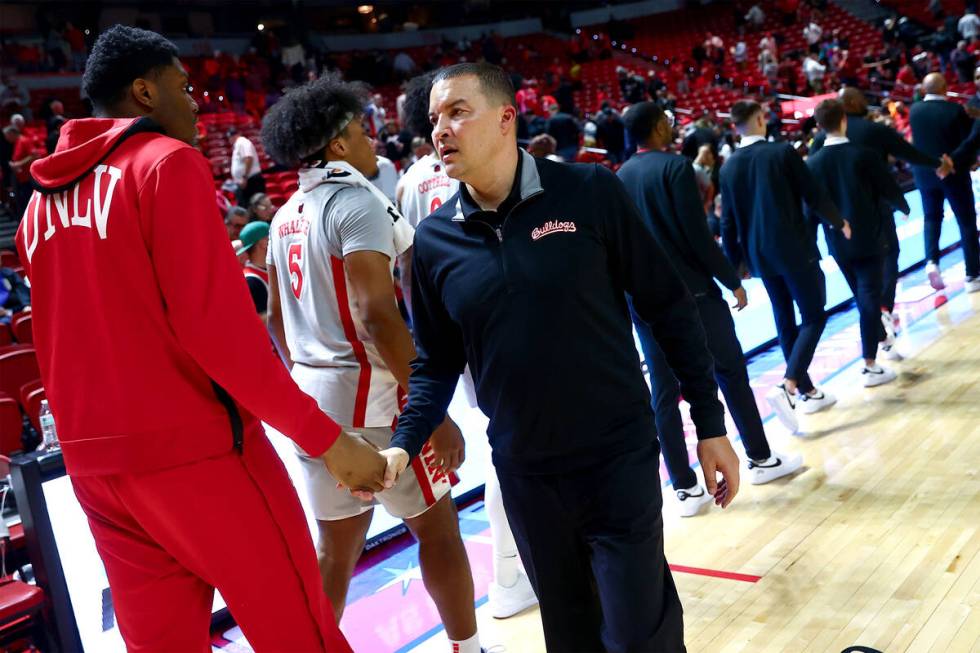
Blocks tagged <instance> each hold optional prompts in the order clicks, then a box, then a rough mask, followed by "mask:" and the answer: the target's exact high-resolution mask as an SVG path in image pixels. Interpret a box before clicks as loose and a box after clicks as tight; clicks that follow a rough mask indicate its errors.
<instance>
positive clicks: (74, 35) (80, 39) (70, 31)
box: [65, 23, 88, 71]
mask: <svg viewBox="0 0 980 653" xmlns="http://www.w3.org/2000/svg"><path fill="white" fill-rule="evenodd" d="M65 40H66V41H67V42H68V48H69V50H70V52H71V69H72V70H76V71H79V70H83V69H84V68H85V57H86V53H87V50H88V49H87V48H86V46H85V35H84V34H82V30H80V29H78V28H77V27H75V26H74V25H73V24H71V23H65Z"/></svg>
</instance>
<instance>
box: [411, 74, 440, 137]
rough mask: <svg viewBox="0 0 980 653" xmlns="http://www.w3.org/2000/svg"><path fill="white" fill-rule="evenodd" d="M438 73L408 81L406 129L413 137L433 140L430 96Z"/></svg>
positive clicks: (423, 75)
mask: <svg viewBox="0 0 980 653" xmlns="http://www.w3.org/2000/svg"><path fill="white" fill-rule="evenodd" d="M435 76H436V73H435V71H433V72H428V73H424V74H422V75H419V76H417V77H413V78H412V79H410V80H409V81H408V86H407V87H406V88H405V128H406V129H408V131H409V132H411V133H412V135H413V136H418V137H420V138H424V139H425V140H426V141H427V142H428V141H431V140H432V123H431V122H429V94H430V92H431V91H432V80H433V79H435Z"/></svg>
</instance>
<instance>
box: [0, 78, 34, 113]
mask: <svg viewBox="0 0 980 653" xmlns="http://www.w3.org/2000/svg"><path fill="white" fill-rule="evenodd" d="M3 86H4V89H3V91H2V92H0V111H3V112H4V113H19V114H22V115H23V116H24V117H25V118H26V119H27V120H30V119H31V118H32V114H31V94H30V92H28V90H27V89H26V88H23V87H22V86H21V85H20V83H19V82H18V81H17V80H16V79H15V78H13V77H8V78H7V79H5V80H4V81H3Z"/></svg>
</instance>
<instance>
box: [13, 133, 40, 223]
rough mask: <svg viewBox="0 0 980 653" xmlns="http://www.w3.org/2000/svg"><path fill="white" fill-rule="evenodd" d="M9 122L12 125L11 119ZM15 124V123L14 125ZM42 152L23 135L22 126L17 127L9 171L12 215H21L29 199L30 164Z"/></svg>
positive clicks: (30, 190)
mask: <svg viewBox="0 0 980 653" xmlns="http://www.w3.org/2000/svg"><path fill="white" fill-rule="evenodd" d="M11 124H12V125H14V121H13V119H11ZM14 126H16V125H14ZM43 154H44V152H43V151H41V150H39V149H38V148H37V147H35V145H34V142H33V141H31V140H30V139H29V138H28V137H27V136H26V135H24V132H23V128H20V129H18V137H17V140H16V142H15V143H14V150H13V153H12V154H11V155H10V171H11V172H12V173H13V176H14V179H13V187H14V215H17V216H20V215H23V213H24V209H26V208H27V203H28V201H30V199H31V193H32V192H33V188H32V187H31V173H30V168H31V164H32V163H33V162H34V161H36V160H37V159H40V158H41V156H43Z"/></svg>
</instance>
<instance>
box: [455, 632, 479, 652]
mask: <svg viewBox="0 0 980 653" xmlns="http://www.w3.org/2000/svg"><path fill="white" fill-rule="evenodd" d="M449 651H450V653H480V633H479V632H476V633H473V636H472V637H470V638H469V639H464V640H462V641H456V640H454V639H451V640H449Z"/></svg>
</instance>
